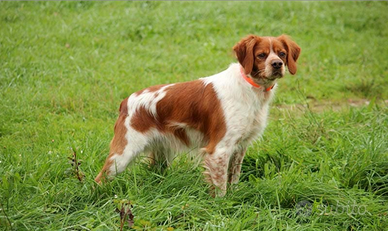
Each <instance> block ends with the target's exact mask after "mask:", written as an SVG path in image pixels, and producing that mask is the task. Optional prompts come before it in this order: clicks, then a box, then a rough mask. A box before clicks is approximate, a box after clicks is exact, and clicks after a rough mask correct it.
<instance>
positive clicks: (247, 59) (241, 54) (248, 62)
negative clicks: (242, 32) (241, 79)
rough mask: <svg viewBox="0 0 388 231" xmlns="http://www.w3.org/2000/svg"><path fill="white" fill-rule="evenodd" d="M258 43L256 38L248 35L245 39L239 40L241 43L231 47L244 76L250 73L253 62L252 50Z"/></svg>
mask: <svg viewBox="0 0 388 231" xmlns="http://www.w3.org/2000/svg"><path fill="white" fill-rule="evenodd" d="M258 42H259V37H258V36H255V35H248V36H247V37H245V38H243V39H241V41H240V42H238V43H237V44H236V45H234V47H233V50H234V52H235V53H236V57H237V59H238V62H239V63H240V64H241V66H243V67H244V70H245V74H247V75H249V74H250V73H251V72H252V69H253V62H254V60H255V58H254V54H253V50H254V47H255V45H256V44H257V43H258Z"/></svg>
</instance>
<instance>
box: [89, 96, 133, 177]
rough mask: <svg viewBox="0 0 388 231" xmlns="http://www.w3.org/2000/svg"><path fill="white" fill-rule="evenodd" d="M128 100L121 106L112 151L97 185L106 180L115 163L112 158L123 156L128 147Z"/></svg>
mask: <svg viewBox="0 0 388 231" xmlns="http://www.w3.org/2000/svg"><path fill="white" fill-rule="evenodd" d="M127 103H128V98H126V99H124V100H123V101H122V102H121V104H120V109H119V111H120V114H119V118H118V119H117V121H116V123H115V127H114V136H113V139H112V141H111V142H110V151H109V156H108V158H107V159H106V161H105V164H104V166H103V167H102V170H101V172H100V173H99V174H98V176H97V177H96V179H95V181H96V182H97V183H100V182H101V180H102V179H103V178H104V174H106V175H108V174H109V169H110V167H111V165H112V164H113V161H112V160H111V157H112V156H113V155H114V154H119V155H121V154H123V152H124V148H125V146H126V145H127V143H128V141H127V139H126V138H125V134H126V133H127V128H126V127H125V125H124V123H125V119H126V118H127V116H128V105H127Z"/></svg>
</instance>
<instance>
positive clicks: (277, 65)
mask: <svg viewBox="0 0 388 231" xmlns="http://www.w3.org/2000/svg"><path fill="white" fill-rule="evenodd" d="M271 65H272V67H273V68H275V69H280V68H281V67H282V65H283V61H281V60H274V61H272V62H271Z"/></svg>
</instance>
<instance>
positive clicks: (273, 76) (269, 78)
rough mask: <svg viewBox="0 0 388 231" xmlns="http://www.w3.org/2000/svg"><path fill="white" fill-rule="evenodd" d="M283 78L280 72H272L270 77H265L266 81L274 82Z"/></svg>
mask: <svg viewBox="0 0 388 231" xmlns="http://www.w3.org/2000/svg"><path fill="white" fill-rule="evenodd" d="M280 78H283V73H282V72H281V71H274V72H272V75H271V76H269V77H266V79H268V80H275V79H280Z"/></svg>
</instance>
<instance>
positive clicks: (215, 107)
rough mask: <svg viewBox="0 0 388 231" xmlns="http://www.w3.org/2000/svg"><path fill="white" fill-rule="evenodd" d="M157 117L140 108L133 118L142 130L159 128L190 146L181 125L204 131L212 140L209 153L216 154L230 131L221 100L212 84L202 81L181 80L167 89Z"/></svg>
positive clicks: (158, 106) (137, 128) (133, 125)
mask: <svg viewBox="0 0 388 231" xmlns="http://www.w3.org/2000/svg"><path fill="white" fill-rule="evenodd" d="M156 111H157V117H156V118H155V117H154V116H153V115H151V113H150V112H149V111H148V110H147V109H146V108H145V107H140V108H138V110H137V111H136V114H134V115H133V116H132V118H131V126H132V127H133V128H134V129H136V130H137V131H139V132H146V131H147V130H149V129H150V128H157V129H158V130H159V131H161V132H164V133H170V134H172V135H174V136H175V137H176V138H178V139H179V140H180V141H181V142H182V143H184V144H185V145H187V146H189V145H190V140H189V138H188V136H187V134H186V131H185V128H182V127H180V126H179V125H176V124H177V123H179V124H181V123H182V124H185V125H186V126H187V127H189V128H192V129H195V130H197V131H200V132H202V133H203V134H204V137H205V139H206V140H207V141H208V145H207V146H206V148H205V149H206V152H208V153H213V152H214V148H215V146H216V145H217V143H218V142H219V141H220V140H221V139H222V137H223V136H224V135H225V132H226V124H225V119H224V114H223V110H222V107H221V103H220V101H219V100H218V98H217V94H216V92H215V91H214V89H213V87H212V85H211V84H208V85H206V86H205V84H204V83H203V81H202V80H194V81H190V82H185V83H177V84H175V85H173V86H171V87H168V88H167V89H166V95H165V97H164V98H163V99H161V100H160V101H159V102H158V103H157V105H156Z"/></svg>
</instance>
